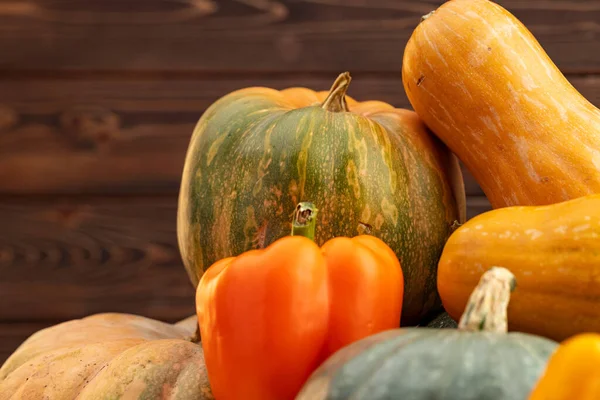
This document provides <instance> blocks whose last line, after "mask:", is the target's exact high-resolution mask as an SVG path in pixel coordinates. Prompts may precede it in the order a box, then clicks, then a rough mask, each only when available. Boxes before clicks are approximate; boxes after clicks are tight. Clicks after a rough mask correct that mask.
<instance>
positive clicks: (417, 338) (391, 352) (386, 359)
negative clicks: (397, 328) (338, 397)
mask: <svg viewBox="0 0 600 400" xmlns="http://www.w3.org/2000/svg"><path fill="white" fill-rule="evenodd" d="M408 329H410V328H408ZM414 336H415V337H413V338H411V340H404V341H403V340H400V339H406V337H403V336H399V337H398V339H399V340H398V343H396V344H395V345H394V346H393V347H392V348H391V349H390V350H389V354H388V355H387V356H385V357H383V358H381V359H378V360H377V361H378V364H379V366H377V367H376V368H374V369H373V371H371V372H369V373H368V374H366V375H363V376H362V377H361V379H359V380H358V386H357V388H356V392H355V393H353V394H352V395H351V396H350V397H349V398H348V400H360V399H362V397H358V398H357V397H356V396H358V395H360V390H361V388H362V387H364V385H365V384H366V383H367V382H368V380H369V379H371V378H372V377H373V376H375V375H377V373H379V371H381V369H383V368H384V367H386V363H387V362H389V361H390V360H393V359H394V358H395V357H396V356H397V352H398V350H400V349H401V348H403V347H404V346H406V345H410V344H415V343H417V342H419V341H425V340H428V339H429V338H428V337H427V336H425V335H423V336H418V335H416V334H415V335H414Z"/></svg>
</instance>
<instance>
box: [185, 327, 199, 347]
mask: <svg viewBox="0 0 600 400" xmlns="http://www.w3.org/2000/svg"><path fill="white" fill-rule="evenodd" d="M188 340H189V341H190V342H192V343H194V344H198V343H200V342H202V335H201V334H200V325H196V332H194V334H193V335H192V336H190V337H189V338H188Z"/></svg>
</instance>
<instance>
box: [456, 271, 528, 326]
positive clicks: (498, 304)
mask: <svg viewBox="0 0 600 400" xmlns="http://www.w3.org/2000/svg"><path fill="white" fill-rule="evenodd" d="M516 284H517V281H516V279H515V276H514V275H513V274H512V272H510V271H509V270H507V269H506V268H502V267H492V268H491V269H489V270H488V271H486V272H485V273H484V274H483V276H482V277H481V279H480V280H479V283H478V284H477V287H476V288H475V290H473V293H471V297H470V298H469V301H468V302H467V307H466V308H465V312H464V314H463V315H462V317H461V319H460V321H459V323H458V329H460V330H463V331H485V332H502V333H506V332H507V331H508V322H507V316H506V314H507V308H508V302H509V300H510V293H511V292H512V291H513V290H514V289H515V286H516Z"/></svg>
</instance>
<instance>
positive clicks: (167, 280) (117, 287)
mask: <svg viewBox="0 0 600 400" xmlns="http://www.w3.org/2000/svg"><path fill="white" fill-rule="evenodd" d="M176 207H177V197H176V196H165V197H162V198H150V199H146V198H110V197H103V198H87V199H86V198H79V199H75V198H66V199H65V198H39V199H37V200H31V199H24V198H17V199H13V200H4V201H1V202H0V221H2V224H1V225H0V293H1V294H2V301H1V302H0V322H1V321H20V322H26V321H48V320H51V321H58V320H66V319H73V318H79V317H82V316H85V315H90V314H94V313H98V312H128V313H134V314H140V315H144V316H147V317H150V318H156V319H160V320H163V321H167V322H175V321H177V320H180V319H184V318H186V317H188V316H190V315H192V314H194V290H193V287H192V285H191V284H190V282H189V280H188V276H187V274H186V272H185V270H184V268H183V265H182V263H181V258H180V255H179V249H178V247H177V237H176V222H175V221H176V220H175V215H176ZM487 209H489V203H487V200H485V198H482V197H470V198H469V199H468V214H469V216H470V217H472V216H473V215H475V214H478V213H480V212H482V211H485V210H487Z"/></svg>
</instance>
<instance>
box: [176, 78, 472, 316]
mask: <svg viewBox="0 0 600 400" xmlns="http://www.w3.org/2000/svg"><path fill="white" fill-rule="evenodd" d="M349 82H350V76H349V75H348V74H347V73H346V74H342V75H340V77H339V78H338V80H337V81H336V83H334V85H333V86H332V90H331V91H330V92H315V91H313V90H310V89H307V88H291V89H286V90H282V91H277V90H274V89H269V88H263V87H252V88H246V89H242V90H238V91H235V92H233V93H230V94H228V95H226V96H224V97H223V98H221V99H219V100H218V101H217V102H215V103H214V104H213V105H212V106H211V107H210V108H209V109H208V110H207V111H206V112H205V113H204V114H203V116H202V117H201V119H200V120H199V122H198V125H197V126H196V128H195V130H194V134H193V136H192V138H191V142H190V145H189V149H188V153H187V156H186V160H185V167H184V171H183V176H182V183H181V190H180V197H179V206H178V220H177V232H178V239H179V248H180V251H181V254H182V258H183V261H184V264H185V267H186V270H187V271H188V274H189V276H190V279H191V280H192V282H193V284H194V285H195V286H197V284H198V281H199V279H200V277H201V276H202V274H203V273H204V271H205V270H206V269H207V268H208V267H209V266H210V265H212V264H213V263H215V262H216V261H218V260H220V259H223V258H227V257H231V256H237V255H239V254H242V253H244V252H245V251H248V250H250V249H257V248H265V247H266V246H268V245H269V244H271V243H273V242H274V241H275V240H277V239H279V238H281V237H283V236H286V235H288V234H289V232H290V229H291V225H290V221H291V215H292V214H293V212H294V210H295V207H296V205H297V204H298V203H299V202H302V201H311V202H313V203H315V204H319V209H320V220H319V225H318V228H317V231H316V237H315V241H316V243H317V244H318V245H319V246H321V245H322V244H323V243H324V242H325V241H327V240H328V239H331V238H333V237H338V236H347V237H353V236H356V235H358V234H361V233H364V232H365V231H363V230H361V229H362V227H365V226H370V228H368V229H367V233H370V234H371V235H373V236H376V237H377V238H379V239H381V240H383V241H384V242H385V243H386V244H387V245H388V246H390V247H391V248H392V249H393V250H394V252H395V253H396V256H397V257H398V258H399V260H400V262H401V265H402V269H403V274H404V277H405V281H406V288H407V289H406V291H405V294H404V301H403V304H404V306H403V311H402V317H403V319H402V321H403V323H416V322H418V321H419V320H420V319H421V317H422V316H424V315H426V314H427V313H428V312H429V311H431V310H434V309H436V308H439V305H440V302H439V297H438V295H437V291H436V285H435V277H436V268H437V262H438V260H439V256H440V254H441V251H442V248H443V245H444V243H445V241H446V240H447V238H448V236H449V235H450V233H451V232H452V229H453V228H452V227H453V223H454V222H455V221H457V220H458V221H462V220H464V217H465V201H464V196H465V194H464V186H463V184H462V175H461V174H460V169H459V166H458V163H457V160H456V158H455V157H454V156H453V155H452V154H451V153H450V152H449V151H448V150H447V148H446V147H445V146H444V145H443V143H441V142H440V141H439V140H438V139H437V138H435V137H434V136H433V135H430V134H429V133H428V132H427V130H426V128H425V126H424V125H423V123H422V122H421V121H420V120H419V118H418V117H417V115H416V114H415V113H414V112H412V111H408V110H401V109H396V108H394V107H392V106H391V105H389V104H386V103H383V102H379V101H366V102H357V101H355V100H354V99H352V98H351V97H349V96H345V91H346V89H347V87H348V84H349ZM328 96H333V100H334V101H329V103H327V102H328V100H327V99H329V100H331V97H328ZM325 103H327V104H328V105H326V104H325ZM346 109H347V110H348V111H346Z"/></svg>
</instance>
